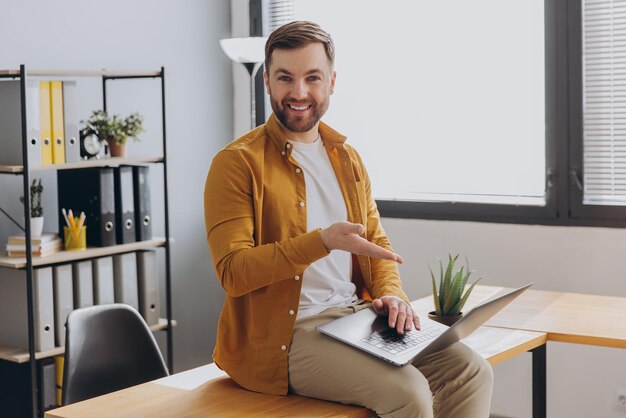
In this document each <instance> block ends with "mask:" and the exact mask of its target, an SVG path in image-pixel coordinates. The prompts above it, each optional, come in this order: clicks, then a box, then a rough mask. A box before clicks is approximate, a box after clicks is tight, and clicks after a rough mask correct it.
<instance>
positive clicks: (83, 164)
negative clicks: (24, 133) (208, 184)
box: [0, 156, 163, 174]
mask: <svg viewBox="0 0 626 418" xmlns="http://www.w3.org/2000/svg"><path fill="white" fill-rule="evenodd" d="M161 162H163V157H162V156H156V157H146V156H138V157H124V158H122V157H111V158H102V159H99V160H85V161H80V162H77V163H67V164H48V165H38V166H35V167H30V171H31V172H32V171H43V170H70V169H77V168H90V167H112V166H119V165H125V164H139V163H161ZM23 172H24V166H23V165H0V173H7V174H20V173H23Z"/></svg>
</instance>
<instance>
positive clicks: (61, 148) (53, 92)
mask: <svg viewBox="0 0 626 418" xmlns="http://www.w3.org/2000/svg"><path fill="white" fill-rule="evenodd" d="M50 113H51V117H50V120H51V121H52V163H53V164H65V132H64V124H65V123H64V119H63V83H62V82H61V81H51V82H50Z"/></svg>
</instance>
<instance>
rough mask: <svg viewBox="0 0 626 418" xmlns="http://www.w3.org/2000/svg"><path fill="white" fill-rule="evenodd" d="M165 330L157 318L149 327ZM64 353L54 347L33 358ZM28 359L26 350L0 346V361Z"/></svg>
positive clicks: (61, 348) (163, 322)
mask: <svg viewBox="0 0 626 418" xmlns="http://www.w3.org/2000/svg"><path fill="white" fill-rule="evenodd" d="M176 325H177V322H176V321H175V320H173V319H172V327H175V326H176ZM166 329H167V319H166V318H159V323H158V324H156V325H150V330H152V332H157V331H163V330H166ZM63 353H65V348H64V347H55V348H53V349H52V350H48V351H38V352H36V353H35V358H36V359H37V360H40V359H42V358H47V357H54V356H59V355H61V354H63ZM29 359H30V355H29V354H28V350H24V349H23V348H17V347H10V346H6V345H0V360H6V361H12V362H13V363H26V362H28V360H29Z"/></svg>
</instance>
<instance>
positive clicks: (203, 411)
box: [45, 327, 546, 418]
mask: <svg viewBox="0 0 626 418" xmlns="http://www.w3.org/2000/svg"><path fill="white" fill-rule="evenodd" d="M463 342H464V343H465V344H467V345H469V346H470V347H472V348H473V349H474V350H475V351H477V352H478V353H480V354H481V355H482V356H483V357H484V358H486V359H487V360H488V361H489V362H490V363H491V364H493V365H495V364H498V363H501V362H503V361H506V360H508V359H510V358H512V357H515V356H517V355H519V354H521V353H524V352H526V351H529V350H532V349H535V348H536V347H540V346H543V345H544V344H545V342H546V334H544V333H538V332H530V331H517V330H508V329H502V328H490V327H481V328H480V329H479V330H477V331H476V332H475V333H474V334H473V335H472V336H470V337H469V338H467V339H465V340H463ZM86 416H88V417H90V418H113V417H116V418H117V417H129V418H130V417H133V418H134V417H150V418H159V417H183V416H184V417H205V416H212V417H233V418H235V417H236V418H239V417H246V418H247V417H253V418H254V417H285V416H297V417H311V418H312V417H329V418H330V417H337V418H339V417H345V418H352V417H355V418H356V417H359V418H360V417H371V416H372V412H371V411H369V410H367V409H365V408H362V407H356V406H348V405H342V404H338V403H334V402H326V401H320V400H316V399H311V398H305V397H302V396H297V395H289V396H286V397H285V396H273V395H264V394H260V393H255V392H250V391H247V390H244V389H241V388H240V387H239V386H238V385H237V384H236V383H234V382H233V381H232V380H231V379H230V378H228V377H226V375H225V373H224V372H222V371H221V370H219V369H218V368H217V367H216V366H215V365H214V364H210V365H207V366H202V367H199V368H196V369H192V370H188V371H186V372H182V373H177V374H175V375H172V376H169V377H165V378H163V379H159V380H155V381H153V382H149V383H145V384H143V385H138V386H134V387H131V388H128V389H124V390H120V391H118V392H114V393H110V394H107V395H103V396H99V397H97V398H93V399H89V400H86V401H83V402H78V403H75V404H72V405H68V406H65V407H62V408H58V409H55V410H52V411H49V412H46V414H45V417H46V418H71V417H86Z"/></svg>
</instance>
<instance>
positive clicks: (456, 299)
mask: <svg viewBox="0 0 626 418" xmlns="http://www.w3.org/2000/svg"><path fill="white" fill-rule="evenodd" d="M458 258H459V256H458V254H457V255H456V256H455V257H454V258H453V257H452V256H451V255H448V265H447V266H446V269H445V273H444V269H443V263H442V262H441V260H440V261H439V291H437V285H436V283H435V275H434V274H433V271H432V270H430V267H429V270H430V277H431V279H432V284H433V299H434V304H435V310H434V311H432V312H429V313H428V317H429V318H430V319H432V320H433V321H437V322H440V323H442V324H444V325H448V326H450V325H452V324H453V323H455V322H456V321H458V320H459V319H461V317H462V315H463V313H462V311H461V310H462V309H463V306H464V305H465V302H467V298H468V297H469V295H470V293H471V292H472V290H473V289H474V286H476V283H478V282H479V281H480V279H478V280H476V281H475V282H474V283H472V284H471V286H470V287H469V288H468V289H467V290H466V291H465V293H463V290H464V289H465V285H466V284H467V280H468V279H469V277H470V274H472V272H471V271H470V269H469V263H468V262H467V259H466V260H465V263H466V266H462V267H461V269H460V270H458V271H455V270H454V267H455V264H456V261H457V259H458Z"/></svg>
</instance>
